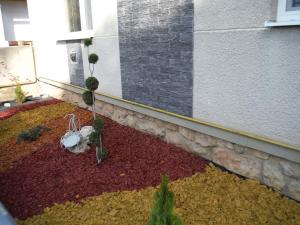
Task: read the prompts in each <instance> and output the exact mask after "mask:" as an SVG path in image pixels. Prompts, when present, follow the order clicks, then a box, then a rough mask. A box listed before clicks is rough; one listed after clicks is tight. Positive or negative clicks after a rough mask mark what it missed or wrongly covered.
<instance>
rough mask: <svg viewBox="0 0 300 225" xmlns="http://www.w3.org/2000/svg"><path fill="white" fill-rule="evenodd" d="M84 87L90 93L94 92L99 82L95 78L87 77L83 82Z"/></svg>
mask: <svg viewBox="0 0 300 225" xmlns="http://www.w3.org/2000/svg"><path fill="white" fill-rule="evenodd" d="M85 86H86V87H87V89H89V90H90V91H95V90H97V88H98V86H99V81H98V80H97V78H96V77H89V78H87V79H86V80H85Z"/></svg>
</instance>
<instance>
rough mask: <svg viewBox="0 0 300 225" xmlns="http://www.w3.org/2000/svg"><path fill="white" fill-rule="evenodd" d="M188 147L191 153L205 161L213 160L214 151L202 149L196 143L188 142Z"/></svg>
mask: <svg viewBox="0 0 300 225" xmlns="http://www.w3.org/2000/svg"><path fill="white" fill-rule="evenodd" d="M187 145H188V146H187V147H188V149H189V151H191V152H194V153H196V154H198V155H200V156H201V157H203V158H205V159H208V160H211V159H212V152H213V150H212V149H211V148H205V147H202V146H201V145H200V144H197V143H195V142H188V143H187Z"/></svg>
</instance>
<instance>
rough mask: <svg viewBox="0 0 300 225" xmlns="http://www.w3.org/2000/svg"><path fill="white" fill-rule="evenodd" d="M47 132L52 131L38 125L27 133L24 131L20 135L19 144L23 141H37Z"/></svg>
mask: <svg viewBox="0 0 300 225" xmlns="http://www.w3.org/2000/svg"><path fill="white" fill-rule="evenodd" d="M46 130H50V129H49V128H47V127H45V126H42V125H38V126H36V127H34V128H31V129H29V130H27V131H23V132H22V133H21V134H19V135H18V138H17V144H20V143H21V142H22V141H36V140H37V139H39V138H40V136H41V135H42V133H43V132H44V131H46Z"/></svg>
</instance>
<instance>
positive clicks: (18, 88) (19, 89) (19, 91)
mask: <svg viewBox="0 0 300 225" xmlns="http://www.w3.org/2000/svg"><path fill="white" fill-rule="evenodd" d="M15 95H16V103H18V104H22V103H23V102H25V99H26V97H25V93H24V91H23V90H22V87H21V85H20V84H17V86H16V89H15Z"/></svg>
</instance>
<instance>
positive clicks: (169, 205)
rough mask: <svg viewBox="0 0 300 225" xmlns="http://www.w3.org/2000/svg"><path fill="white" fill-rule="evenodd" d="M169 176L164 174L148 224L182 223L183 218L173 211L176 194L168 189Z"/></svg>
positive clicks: (170, 224)
mask: <svg viewBox="0 0 300 225" xmlns="http://www.w3.org/2000/svg"><path fill="white" fill-rule="evenodd" d="M168 183H169V178H168V177H167V176H165V175H164V176H162V180H161V184H160V188H159V190H157V192H156V193H155V196H154V206H153V209H152V212H151V215H150V219H149V222H148V225H182V223H181V220H180V218H179V217H178V216H176V215H175V214H174V212H173V208H174V194H173V193H172V192H171V191H169V190H168Z"/></svg>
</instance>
